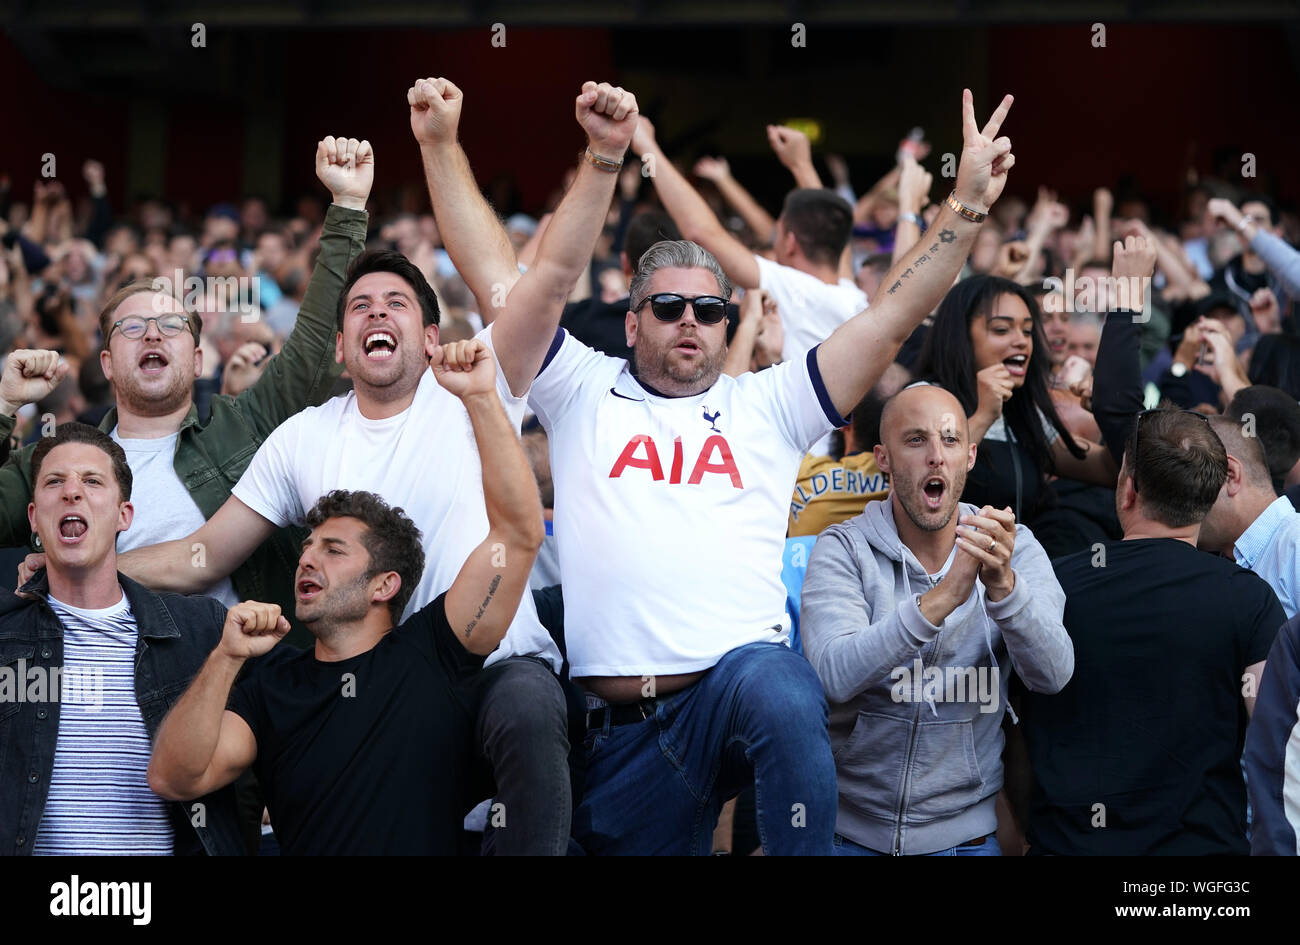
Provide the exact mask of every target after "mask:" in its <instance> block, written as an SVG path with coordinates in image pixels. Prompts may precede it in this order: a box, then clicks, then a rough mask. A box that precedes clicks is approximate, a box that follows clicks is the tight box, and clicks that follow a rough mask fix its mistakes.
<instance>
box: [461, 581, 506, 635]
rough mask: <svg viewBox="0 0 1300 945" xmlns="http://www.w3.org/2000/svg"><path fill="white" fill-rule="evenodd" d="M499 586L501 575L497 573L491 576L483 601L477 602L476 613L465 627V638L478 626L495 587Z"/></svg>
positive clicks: (493, 595)
mask: <svg viewBox="0 0 1300 945" xmlns="http://www.w3.org/2000/svg"><path fill="white" fill-rule="evenodd" d="M500 586H501V575H499V574H498V575H496V576H494V577H493V578H492V583H491V584H489V585H488V591H487V596H486V597H484V598H483V603H481V604H479V607H478V613H476V614H475V615H474V619H473V620H471V621H470V622H469V626H467V627H466V628H465V639H467V640H468V639H469V635H470V634H471V633H473V632H474V628H475V627H477V626H478V622H479V621H480V620H482V619H483V615H484V614H485V613H487V609H488V604H490V603H492V598H493V597H495V596H496V593H497V588H498V587H500Z"/></svg>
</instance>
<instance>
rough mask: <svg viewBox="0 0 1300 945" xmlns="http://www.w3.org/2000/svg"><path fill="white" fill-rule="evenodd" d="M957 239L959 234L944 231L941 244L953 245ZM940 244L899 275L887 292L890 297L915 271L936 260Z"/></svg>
mask: <svg viewBox="0 0 1300 945" xmlns="http://www.w3.org/2000/svg"><path fill="white" fill-rule="evenodd" d="M956 238H957V234H956V233H954V232H953V231H952V230H944V231H942V232H941V233H940V234H939V243H951V242H952V241H953V240H955V239H956ZM939 243H934V244H932V245H931V246H930V248H929V249H928V250H926V251H925V252H923V253H922V254H921V255H920V256H919V257H918V258H916V259H915V260H913V261H912V265H910V266H908V267H907V268H906V269H904V270H903V272H902V274H900V275H899V277H898V279H896V280H895V281H894V284H893V285H891V286H890V287H889V288H888V289H887V290H886V291H887V292H888V293H889V294H890V295H893V294H894V293H895V292H897V291H898V290H899V289H901V288H902V287H903V280H904V279H907V278H910V277H911V275H912V273H913V272H914V271H915V270H917V269H919V268H921V267H922V266H924V265H925V264H926V263H928V262H930V261H931V260H932V259H933V258H934V256H935V255H936V254H937V253H938V252H939Z"/></svg>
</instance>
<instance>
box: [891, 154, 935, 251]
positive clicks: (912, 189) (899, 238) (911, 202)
mask: <svg viewBox="0 0 1300 945" xmlns="http://www.w3.org/2000/svg"><path fill="white" fill-rule="evenodd" d="M933 181H934V178H933V177H932V176H931V175H930V173H929V171H927V170H926V169H925V168H923V167H922V166H921V165H920V164H918V163H917V162H916V158H914V157H912V156H911V155H910V154H904V155H903V165H902V169H901V172H900V173H899V176H898V225H897V226H896V227H895V228H894V255H893V258H892V259H891V260H890V264H891V265H894V266H896V265H898V263H899V261H900V260H901V259H902V258H903V257H904V256H905V255H907V253H908V252H909V251H910V250H911V248H912V247H913V246H915V245H916V244H917V242H918V241H919V240H920V239H921V211H922V210H924V209H925V205H926V204H927V203H929V202H930V185H931V184H932V183H933Z"/></svg>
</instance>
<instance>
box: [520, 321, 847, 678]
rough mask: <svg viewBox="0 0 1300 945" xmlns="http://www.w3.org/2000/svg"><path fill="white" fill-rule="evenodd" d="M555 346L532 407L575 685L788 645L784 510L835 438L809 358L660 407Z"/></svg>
mask: <svg viewBox="0 0 1300 945" xmlns="http://www.w3.org/2000/svg"><path fill="white" fill-rule="evenodd" d="M557 341H558V342H559V343H558V350H556V349H555V348H553V349H552V351H553V352H554V354H553V357H552V358H551V360H550V361H549V362H548V363H547V364H545V365H544V366H543V368H542V371H541V373H540V374H538V376H537V379H536V380H535V381H534V382H533V386H532V390H531V391H530V393H529V401H528V402H529V405H530V406H531V407H532V408H533V410H534V411H535V412H536V413H537V416H538V418H539V419H540V420H541V422H542V424H543V426H545V427H546V431H547V433H548V435H549V436H550V449H551V470H552V474H553V478H554V482H555V533H556V542H557V544H558V546H559V552H560V572H561V573H562V574H563V575H564V615H565V616H564V625H565V638H566V640H567V642H568V656H569V662H570V664H571V673H572V675H573V676H641V675H646V674H669V673H687V672H693V671H696V670H702V669H707V668H708V667H710V666H712V665H714V664H715V663H716V662H717V661H718V660H719V659H721V658H722V657H723V656H724V655H725V654H726V653H728V652H729V651H731V650H733V649H735V648H736V647H738V646H743V645H745V644H747V643H755V642H759V641H765V640H766V641H784V639H785V637H786V634H787V633H788V629H789V621H788V619H787V617H786V612H785V597H786V592H785V586H784V585H783V584H782V583H781V563H782V553H783V551H784V549H785V531H786V523H787V520H788V518H789V511H790V494H791V492H792V491H793V489H794V483H795V477H796V475H797V473H798V470H799V462H800V460H801V459H802V458H803V455H804V453H805V451H806V450H807V449H808V445H809V444H810V443H812V442H813V441H815V440H816V439H817V438H819V437H821V436H823V435H825V434H826V433H827V432H828V431H829V430H830V429H831V428H832V425H834V424H836V423H839V422H842V421H840V418H839V417H838V416H835V408H834V407H833V406H832V405H831V403H830V398H829V396H827V394H826V391H825V387H824V385H823V384H822V380H821V375H820V372H819V371H818V370H817V368H816V355H815V351H814V352H810V353H809V354H808V356H806V357H804V358H798V359H796V360H794V361H787V362H785V363H783V364H780V365H778V366H776V367H774V368H770V369H768V370H766V371H761V372H759V373H758V374H744V375H742V376H740V377H738V378H731V377H727V376H725V375H723V376H722V377H720V378H718V380H717V382H716V383H715V384H714V385H713V387H711V388H710V389H709V390H708V391H706V392H705V393H702V394H698V395H696V396H693V397H680V398H665V397H659V396H656V395H654V394H652V393H650V392H649V391H647V390H646V389H645V388H644V387H642V386H641V385H640V384H639V383H638V382H637V380H636V378H634V377H633V376H632V374H631V372H630V371H629V369H628V364H627V362H626V361H624V360H623V359H621V358H611V357H608V356H606V355H604V354H600V353H599V352H596V351H593V350H592V349H591V348H588V347H587V346H586V345H584V344H582V343H581V342H579V341H578V340H576V339H575V338H573V337H571V336H570V335H569V334H568V333H567V332H564V331H561V332H560V334H559V335H558V336H557ZM502 383H504V381H502Z"/></svg>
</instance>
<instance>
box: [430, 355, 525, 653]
mask: <svg viewBox="0 0 1300 945" xmlns="http://www.w3.org/2000/svg"><path fill="white" fill-rule="evenodd" d="M430 364H431V365H432V367H433V373H434V377H436V378H437V380H438V383H439V384H441V385H442V386H443V387H444V388H446V389H447V390H448V391H450V392H451V393H453V394H455V395H456V396H457V397H459V398H460V400H461V403H463V404H464V405H465V409H466V411H468V412H469V420H470V424H471V425H472V426H473V428H474V441H475V443H477V444H478V453H479V462H480V463H481V464H482V466H483V502H484V504H485V505H486V506H487V519H488V534H487V537H486V538H485V539H483V541H482V542H481V543H480V544H479V546H478V547H477V548H475V549H474V550H473V551H472V552H470V555H469V558H468V559H466V561H465V564H464V565H463V566H462V567H461V569H460V573H459V574H457V575H456V580H454V581H453V582H452V584H451V587H450V588H449V589H448V591H447V598H446V611H447V622H448V623H449V624H450V625H451V628H452V630H453V631H455V633H456V636H457V638H458V639H459V640H460V642H461V643H462V644H463V645H464V647H465V649H467V650H469V651H470V652H471V653H476V654H479V655H482V656H486V655H487V654H488V653H491V652H492V651H493V650H495V649H496V648H497V644H498V643H500V642H501V638H502V637H504V636H505V634H506V630H507V629H508V628H509V626H510V622H511V621H512V620H514V617H515V611H516V610H518V609H519V601H520V599H521V598H522V597H523V595H524V594H525V593H526V592H527V590H528V575H529V572H531V571H532V568H533V561H534V560H535V559H536V558H537V551H538V549H539V548H541V546H542V540H543V539H544V538H545V537H546V527H545V524H544V522H543V518H542V501H541V498H540V497H539V496H538V494H537V480H536V479H534V478H533V471H532V467H531V466H529V465H528V460H527V458H526V457H525V456H524V448H523V447H522V446H521V445H520V443H519V437H518V436H517V435H516V434H515V430H514V427H513V426H511V424H510V421H509V420H508V419H507V418H506V414H505V411H504V410H503V409H502V407H501V400H500V398H499V397H498V396H497V393H496V365H495V364H494V363H493V361H492V354H491V352H489V351H488V347H487V345H486V344H484V343H483V342H482V341H480V340H479V339H477V338H474V339H470V340H469V341H457V342H454V343H452V344H448V345H443V346H442V347H441V348H435V349H434V352H433V358H432V359H431V361H430Z"/></svg>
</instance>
